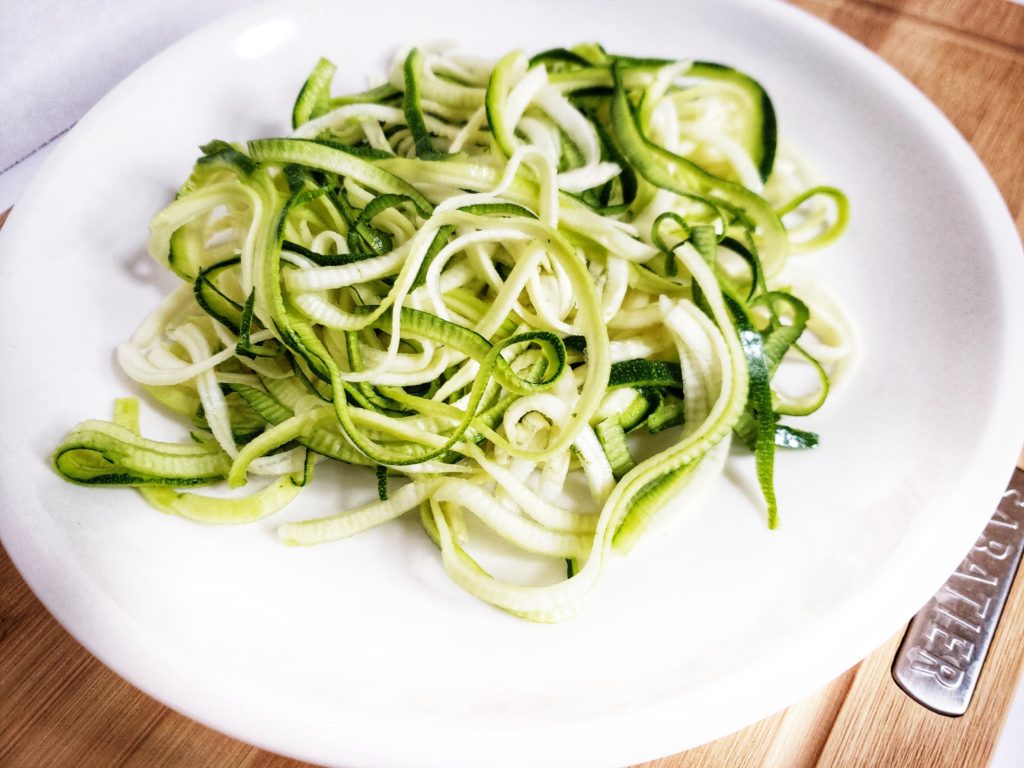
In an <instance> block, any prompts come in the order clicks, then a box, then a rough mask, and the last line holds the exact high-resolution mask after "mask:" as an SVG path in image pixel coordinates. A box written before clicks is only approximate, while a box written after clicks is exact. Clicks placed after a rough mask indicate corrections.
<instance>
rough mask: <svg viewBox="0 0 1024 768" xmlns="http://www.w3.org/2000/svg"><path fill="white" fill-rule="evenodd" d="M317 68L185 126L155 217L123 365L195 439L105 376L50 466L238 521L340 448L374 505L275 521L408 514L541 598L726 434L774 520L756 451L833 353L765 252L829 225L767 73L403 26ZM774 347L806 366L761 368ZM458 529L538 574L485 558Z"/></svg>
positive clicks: (625, 532) (823, 385)
mask: <svg viewBox="0 0 1024 768" xmlns="http://www.w3.org/2000/svg"><path fill="white" fill-rule="evenodd" d="M334 72H335V67H334V65H333V64H332V63H331V62H330V61H328V60H326V59H320V60H319V61H318V62H317V63H316V65H315V66H314V68H313V71H312V73H311V74H310V75H309V77H308V79H307V80H306V81H305V83H304V84H303V85H302V87H301V90H300V91H299V94H298V97H297V98H296V101H295V104H294V107H293V109H292V114H291V125H292V129H293V132H292V133H291V135H289V136H286V137H281V138H265V139H258V140H254V141H250V142H248V144H246V145H244V146H243V145H239V144H231V143H228V142H225V141H220V140H217V141H212V142H210V143H209V144H207V145H205V146H203V147H202V148H201V150H202V154H201V156H200V157H199V159H198V160H197V161H196V163H195V166H194V168H193V170H192V173H191V175H190V176H189V177H188V179H187V180H186V181H185V182H184V184H183V185H182V187H181V190H180V191H179V193H178V195H177V197H176V199H175V200H174V201H173V202H171V203H170V204H169V205H168V206H167V207H166V208H164V209H163V210H162V211H160V212H159V213H158V214H157V215H156V216H155V217H154V219H153V222H152V227H151V230H152V231H151V237H150V243H149V248H150V252H151V255H152V256H153V258H154V259H155V260H156V261H157V262H159V263H160V264H161V265H163V266H165V267H166V268H168V269H170V270H171V271H173V272H174V273H175V274H176V275H177V276H178V277H179V278H181V280H182V281H183V282H182V285H181V287H180V288H179V289H178V290H176V291H174V292H173V293H171V294H170V295H169V296H168V297H167V298H166V299H165V300H164V301H163V302H162V303H161V304H160V306H159V307H157V309H156V310H155V311H154V312H153V313H152V314H151V315H150V316H149V317H148V318H146V320H145V321H144V322H143V323H142V325H141V326H140V327H139V328H138V330H137V331H136V332H135V334H134V335H133V336H132V337H131V339H130V340H128V341H127V342H125V343H124V344H122V345H121V346H120V347H119V348H118V360H119V362H120V365H121V366H122V368H123V369H124V371H125V372H126V373H127V374H128V375H129V376H130V377H131V378H133V379H134V380H135V381H137V382H138V383H139V384H140V385H141V386H142V387H143V388H144V389H145V390H146V392H147V393H148V395H149V396H151V397H152V398H153V400H154V401H155V402H157V403H159V404H160V405H161V406H162V407H163V408H165V409H167V410H169V411H171V412H173V413H174V414H176V415H177V416H179V417H180V418H181V419H182V420H183V421H185V422H187V423H188V425H189V428H190V432H191V442H188V443H168V442H159V441H155V440H151V439H148V438H145V437H142V436H141V434H140V431H139V412H138V402H137V400H135V399H134V398H126V399H122V400H118V401H117V404H116V406H115V416H114V419H113V421H110V422H104V421H96V420H92V421H86V422H83V423H82V424H80V425H78V426H77V427H75V428H74V429H73V430H72V431H71V432H70V433H69V434H68V435H67V436H66V437H65V438H64V440H63V441H62V443H61V444H60V446H59V447H58V448H57V450H56V452H55V453H54V456H53V464H54V467H55V468H56V470H57V471H58V472H59V473H60V474H61V475H63V476H64V477H66V478H67V479H68V480H71V481H74V482H77V483H81V484H85V485H121V486H132V487H135V488H137V489H138V491H139V492H140V493H141V494H142V495H143V496H144V497H145V498H146V500H147V501H148V502H149V503H150V504H152V505H153V506H155V507H156V508H157V509H159V510H160V511H162V512H165V513H168V514H174V515H179V516H182V517H186V518H190V519H193V520H198V521H201V522H206V523H238V522H247V521H251V520H256V519H259V518H262V517H265V516H267V515H270V514H273V513H275V512H277V511H278V510H280V509H281V508H283V507H284V506H285V505H287V504H288V503H290V502H291V501H292V500H293V499H294V498H295V497H296V496H297V495H298V494H299V492H300V491H301V489H302V488H303V487H305V486H306V485H308V484H309V483H311V482H312V480H313V475H314V466H315V464H316V463H317V462H318V461H323V460H328V459H330V460H334V461H338V462H342V463H344V464H350V465H356V466H360V467H365V468H366V469H365V470H360V471H362V472H365V477H366V482H367V483H375V485H376V489H377V494H378V498H377V500H376V501H374V502H372V503H369V504H366V505H363V506H361V507H359V508H356V509H349V510H343V511H331V512H330V513H329V514H324V515H321V516H319V517H315V518H312V519H307V520H299V521H297V522H288V523H285V524H283V525H281V526H280V528H279V534H280V537H281V539H282V540H283V541H285V542H287V543H289V544H293V545H311V544H321V543H323V542H327V541H331V540H336V539H340V538H345V537H349V536H353V535H355V534H357V533H359V532H362V531H366V530H368V529H370V528H373V527H375V526H378V525H381V524H383V523H385V522H387V521H388V520H393V519H395V518H397V517H399V516H401V515H405V514H407V513H415V514H417V515H418V517H419V519H420V521H421V522H422V525H423V529H424V531H425V533H426V534H427V535H428V536H429V537H430V538H431V539H432V540H433V541H434V543H435V544H436V545H437V546H438V548H439V550H440V557H441V562H442V564H443V567H444V568H445V570H446V571H447V572H448V574H449V575H450V576H451V578H452V579H453V580H454V581H455V582H456V583H457V584H458V585H460V586H461V587H462V588H463V589H465V590H466V591H467V592H469V593H471V594H472V595H475V596H476V597H478V598H480V599H481V600H483V601H485V602H487V603H490V604H492V605H494V606H496V607H498V608H500V609H502V610H505V611H507V612H509V613H511V614H514V615H516V616H521V617H523V618H526V619H530V620H535V621H558V620H561V619H564V618H566V617H569V616H572V615H574V614H576V613H578V612H579V611H580V610H581V609H582V608H583V607H584V606H585V605H586V604H587V603H588V602H589V601H590V600H591V599H592V598H593V596H594V594H595V589H596V585H597V584H598V581H599V578H600V575H601V573H602V571H603V570H604V565H605V563H607V562H608V559H609V558H610V557H611V555H612V553H613V552H620V553H621V552H626V551H628V550H630V549H631V548H632V547H633V545H634V544H635V543H636V542H637V541H638V540H639V539H640V538H641V536H642V535H643V534H644V533H645V532H647V531H649V530H651V529H652V528H653V527H655V526H656V525H661V524H664V523H665V522H666V521H668V520H670V519H672V518H674V517H676V516H678V514H679V512H680V511H682V510H685V509H687V508H690V507H693V506H694V505H696V503H697V496H698V495H699V493H700V492H701V491H702V489H704V488H705V487H706V486H707V485H708V484H709V483H710V482H711V481H713V480H714V478H715V477H716V476H717V475H718V474H719V473H720V471H721V468H722V466H723V463H724V461H725V459H726V456H727V454H728V453H729V450H730V445H731V443H732V442H733V441H732V438H733V436H735V437H737V438H738V440H737V442H738V443H742V444H744V445H746V446H747V447H748V448H749V449H750V450H751V451H752V452H753V454H754V457H755V464H756V474H757V479H758V482H759V484H760V487H761V489H762V491H763V495H764V501H765V509H766V512H767V519H768V525H769V526H770V527H774V526H775V525H776V522H777V519H778V517H777V503H776V498H775V489H774V468H775V450H776V448H777V447H784V448H810V447H812V446H814V445H815V444H816V443H817V440H818V438H817V435H815V434H814V433H812V432H809V431H804V430H800V429H796V428H794V427H791V426H789V425H787V424H783V423H781V421H780V419H781V418H782V417H784V416H805V415H807V414H810V413H812V412H814V411H815V410H816V409H817V408H819V407H820V406H821V405H822V403H823V402H824V400H825V397H826V395H827V393H828V387H829V381H830V377H831V376H832V375H833V374H834V373H835V372H836V371H838V370H839V369H840V367H841V364H842V362H843V360H844V358H845V357H846V356H847V352H848V349H849V345H848V343H847V339H848V337H849V332H848V325H847V324H846V322H845V320H844V318H843V314H842V312H841V310H839V309H838V308H837V307H838V304H837V303H836V302H834V301H832V300H830V299H828V298H827V297H825V295H824V293H823V292H822V291H820V290H817V289H815V290H810V289H808V290H806V291H805V287H806V286H807V285H808V283H807V281H806V280H803V281H802V282H801V280H799V279H796V278H794V277H791V272H790V269H789V267H788V263H789V261H790V254H791V252H793V253H796V252H802V251H808V250H813V249H815V248H820V247H822V246H825V245H828V244H830V243H832V242H833V241H835V239H836V238H837V237H838V236H839V235H840V233H841V231H842V229H843V228H844V226H845V224H846V221H847V219H848V206H847V203H846V198H845V197H844V196H843V194H842V192H840V191H839V190H837V189H835V188H834V187H828V186H814V185H813V184H811V183H810V182H809V181H808V178H807V176H808V175H807V174H806V173H805V172H804V171H803V170H802V169H803V166H802V165H801V163H800V162H799V159H798V158H796V157H795V156H793V155H792V154H791V153H790V154H787V153H786V151H784V150H782V149H780V145H779V143H778V141H777V122H776V115H775V112H774V109H773V107H772V102H771V100H770V99H769V97H768V95H767V94H766V93H765V91H764V89H763V88H762V87H761V86H760V85H759V84H758V83H757V82H756V81H755V80H754V79H752V78H751V77H750V76H748V75H746V74H744V73H742V72H738V71H736V70H735V69H732V68H730V67H726V66H722V65H719V64H714V63H709V62H699V61H697V62H695V61H667V60H660V59H643V58H635V57H625V56H615V55H611V54H609V53H607V52H606V51H605V50H604V49H603V48H601V47H600V46H598V45H580V46H576V47H575V48H571V49H553V50H549V51H545V52H543V53H540V54H538V55H536V56H534V57H533V58H528V57H527V56H526V55H525V54H523V53H522V52H520V51H513V52H511V53H509V54H507V55H506V56H504V57H502V58H501V59H500V60H499V61H497V62H495V63H489V62H484V61H481V60H479V59H476V58H470V57H464V56H459V55H456V54H452V53H449V52H444V51H441V50H437V49H433V48H426V47H424V48H413V49H411V50H408V51H406V52H403V53H402V54H400V55H399V56H398V57H397V58H396V59H395V61H394V63H393V65H392V66H391V69H390V72H389V74H388V78H387V82H386V83H384V84H383V85H380V86H378V87H375V88H372V89H370V90H367V91H364V92H362V93H355V94H349V95H343V96H338V95H334V94H333V93H332V80H333V76H334ZM793 370H796V371H797V373H798V374H801V375H802V376H803V380H804V381H805V382H806V381H807V380H809V381H810V382H811V383H810V385H807V386H804V387H802V388H800V389H797V390H796V391H795V392H794V390H793V389H792V388H787V387H784V386H782V384H781V382H782V379H783V378H784V377H781V376H780V377H776V374H777V373H779V372H780V371H787V372H788V371H793ZM808 374H809V376H808ZM797 378H799V376H798V377H797ZM656 434H657V435H660V436H659V438H658V439H657V440H652V439H651V438H650V436H651V435H656ZM655 443H656V444H657V445H658V446H659V449H658V450H655V449H654V448H653V445H654V444H655ZM257 478H263V479H262V480H258V479H257ZM212 484H220V485H223V486H227V487H228V488H232V489H233V488H242V489H243V490H242V491H233V492H232V493H228V494H224V493H220V492H218V493H214V494H209V493H204V494H200V493H198V492H196V491H195V488H196V487H198V486H204V485H212ZM253 488H257V490H253ZM239 494H241V495H239ZM470 517H472V518H475V519H476V520H475V524H474V525H470V522H472V521H470V520H469V518H470ZM481 525H482V526H484V527H485V528H487V529H490V532H491V533H492V534H496V535H498V536H500V537H501V538H503V539H505V540H506V541H507V542H509V543H511V544H513V545H515V546H516V547H518V548H519V549H520V550H521V551H522V552H523V555H524V557H529V558H534V559H537V560H538V561H540V562H544V563H549V564H551V565H552V568H551V569H550V575H551V578H550V580H549V581H546V582H542V583H518V582H516V583H513V582H509V581H507V580H502V579H499V578H496V577H495V576H493V575H492V574H491V573H490V572H489V570H488V566H487V563H486V558H487V551H486V549H480V548H479V539H480V537H479V535H478V534H477V533H474V531H479V530H480V526H481Z"/></svg>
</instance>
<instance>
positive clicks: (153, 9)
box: [0, 0, 246, 178]
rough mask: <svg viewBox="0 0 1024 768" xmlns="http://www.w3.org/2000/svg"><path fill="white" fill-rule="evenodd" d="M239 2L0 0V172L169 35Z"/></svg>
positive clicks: (62, 127) (63, 126)
mask: <svg viewBox="0 0 1024 768" xmlns="http://www.w3.org/2000/svg"><path fill="white" fill-rule="evenodd" d="M245 4H246V1H245V0H174V2H154V1H146V0H143V1H142V2H138V0H136V1H135V2H132V1H131V0H76V2H73V3H68V2H61V1H60V0H0V178H2V177H3V176H5V175H6V174H8V173H10V172H11V171H12V170H13V169H14V168H15V166H17V165H18V164H19V163H21V162H23V161H25V159H26V158H28V157H29V156H31V154H32V153H33V152H35V151H36V150H38V149H39V148H40V147H43V146H45V145H46V144H47V143H49V142H52V141H53V140H54V139H55V138H56V137H58V136H59V135H61V134H62V133H63V132H65V131H66V130H68V128H70V127H71V126H72V125H73V124H74V123H75V122H76V121H77V120H78V119H79V118H80V117H81V116H82V115H84V114H85V113H86V112H87V111H88V110H89V108H90V107H91V106H92V105H93V104H95V103H96V102H97V101H98V100H99V99H100V98H101V97H102V96H103V94H105V93H106V92H107V91H109V90H110V89H111V88H112V87H113V86H115V85H116V84H117V83H118V82H119V81H120V80H122V79H123V78H124V77H125V76H126V75H128V74H129V73H131V72H132V71H133V70H134V69H135V68H136V67H138V66H139V65H140V64H142V63H143V62H145V61H147V60H148V59H150V58H152V57H153V56H154V55H155V54H157V53H159V52H160V51H161V50H163V49H164V48H166V47H167V46H168V45H170V44H171V43H173V42H174V41H175V40H178V39H179V38H181V37H183V36H184V35H186V34H187V33H189V32H191V31H192V30H194V29H198V28H199V27H201V26H203V25H204V24H206V23H208V22H209V21H211V20H212V19H215V18H217V17H218V16H221V15H223V14H225V13H227V12H229V11H232V10H234V9H236V8H238V7H240V6H242V5H245Z"/></svg>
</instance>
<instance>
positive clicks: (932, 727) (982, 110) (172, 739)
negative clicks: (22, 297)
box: [0, 0, 1024, 768]
mask: <svg viewBox="0 0 1024 768" xmlns="http://www.w3.org/2000/svg"><path fill="white" fill-rule="evenodd" d="M794 2H795V4H796V5H798V6H800V7H802V8H804V9H805V10H807V11H809V12H811V13H813V14H815V15H817V16H820V17H821V18H823V19H825V20H827V21H828V22H830V23H832V24H833V25H835V26H837V27H839V28H840V29H842V30H843V31H845V32H847V33H848V34H850V35H852V36H853V37H854V38H856V39H858V40H860V41H861V42H863V43H864V44H865V45H867V46H868V47H869V48H871V49H873V50H874V51H876V52H877V53H878V54H879V55H881V56H882V57H883V58H885V59H886V60H888V61H889V62H890V63H892V64H893V65H894V66H895V67H896V68H897V69H899V70H900V71H902V72H903V73H904V74H905V75H906V76H907V77H909V78H910V79H911V80H912V81H914V83H915V84H917V86H918V87H919V88H921V90H923V91H924V92H925V93H926V94H928V96H929V97H930V98H931V99H932V100H933V101H934V102H935V103H936V104H938V106H939V107H940V108H941V109H942V110H943V111H944V112H945V113H946V114H947V115H948V116H949V117H950V119H951V120H952V121H953V122H954V123H955V124H956V126H957V127H958V128H959V129H960V131H961V132H962V133H963V134H964V136H966V137H967V139H968V140H969V141H970V142H971V143H972V144H973V145H974V148H975V150H976V151H977V152H978V154H979V155H980V156H981V158H982V160H983V161H984V162H985V164H986V165H987V166H988V168H989V169H990V171H991V172H992V174H993V176H994V177H995V180H996V183H997V184H998V185H999V188H1000V189H1001V191H1002V193H1003V195H1004V197H1005V198H1006V201H1007V204H1008V206H1009V209H1010V212H1011V214H1012V215H1013V217H1014V219H1015V220H1016V222H1017V227H1018V230H1019V231H1024V6H1021V5H1016V4H1013V3H1011V2H1009V1H1008V0H794ZM3 218H5V217H4V216H3V215H2V214H0V224H2V221H3ZM908 619H909V617H908ZM901 635H902V632H901V633H900V635H896V636H894V637H893V639H892V640H891V641H890V642H888V643H887V644H886V645H885V646H883V647H882V648H880V649H878V651H876V652H875V653H874V654H872V655H871V656H869V657H868V658H867V659H866V660H864V661H863V662H862V663H861V664H860V665H858V666H857V667H855V668H854V669H851V670H849V671H848V672H846V673H845V674H844V675H843V676H841V677H840V678H838V679H837V680H835V681H833V682H832V683H831V684H830V685H828V686H826V687H825V688H823V689H822V690H821V691H819V692H818V693H816V694H814V695H813V696H810V697H808V698H807V699H805V700H803V701H801V702H799V703H797V704H795V705H793V706H791V707H790V708H789V709H787V710H785V711H783V712H780V713H778V714H776V715H773V716H772V717H769V718H767V719H765V720H762V721H761V722H759V723H757V724H755V725H752V726H750V727H749V728H747V729H745V730H743V731H740V732H738V733H736V734H733V735H732V736H729V737H727V738H724V739H721V740H719V741H717V742H714V743H712V744H709V745H706V746H704V747H700V748H698V749H694V750H691V751H689V752H684V753H681V754H679V755H674V756H671V757H666V758H663V759H661V760H656V761H654V762H651V763H647V764H645V766H646V768H805V767H806V768H810V766H819V767H820V768H826V767H828V768H833V767H836V766H862V767H863V768H882V767H885V768H917V767H918V766H928V767H929V768H945V767H948V768H954V767H955V768H980V767H982V766H985V765H987V764H988V762H989V759H990V757H991V754H992V750H993V747H994V745H995V742H996V740H997V738H998V734H999V730H1000V728H1001V726H1002V723H1003V720H1004V718H1005V715H1006V711H1007V707H1008V706H1009V703H1010V699H1011V697H1012V694H1013V691H1014V688H1015V684H1016V681H1017V678H1018V675H1019V672H1020V669H1021V663H1022V659H1024V578H1018V579H1017V583H1016V584H1015V586H1014V589H1013V591H1012V592H1011V596H1010V601H1009V604H1008V606H1007V611H1006V614H1005V615H1004V617H1003V621H1002V624H1001V625H1000V628H999V630H998V632H997V633H996V637H995V640H994V642H993V645H992V648H991V651H990V656H989V661H988V664H987V666H986V669H985V671H984V673H983V675H982V678H981V682H980V684H979V687H978V691H977V693H976V694H975V699H974V701H973V703H972V705H971V709H970V710H969V711H968V713H967V715H965V716H964V717H961V718H946V717H942V716H940V715H935V714H933V713H931V712H929V711H927V710H925V709H923V708H922V707H919V706H918V705H916V704H914V703H913V702H912V701H910V700H909V699H908V698H907V697H906V696H905V695H904V694H903V693H902V692H901V691H900V690H899V689H898V688H896V686H895V685H894V684H893V682H892V679H891V677H890V674H889V669H890V666H891V664H892V659H893V655H894V654H895V652H896V647H897V645H898V643H899V638H900V636H901ZM303 765H304V764H303V763H299V762H297V761H294V760H289V759H287V758H283V757H279V756H277V755H273V754H271V753H269V752H264V751H262V750H259V749H256V748H255V747H251V746H248V745H246V744H243V743H241V742H239V741H235V740H233V739H230V738H228V737H226V736H222V735H221V734H219V733H216V732H214V731H212V730H210V729H208V728H206V727H204V726H202V725H199V724H198V723H195V722H193V721H191V720H188V719H187V718H185V717H183V716H182V715H179V714H178V713H176V712H174V711H172V710H170V709H168V708H167V707H165V706H163V705H161V704H159V703H158V702H156V701H155V700H153V699H151V698H149V697H148V696H146V695H145V694H143V693H141V692H140V691H138V690H136V689H135V688H133V687H132V686H131V685H129V684H128V683H126V682H125V681H123V680H121V679H120V678H119V677H117V676H116V675H115V674H114V673H112V672H110V671H109V670H108V669H107V668H106V667H104V666H103V665H102V664H100V663H99V662H98V661H97V660H96V659H94V658H93V657H92V656H90V655H89V654H88V653H87V652H86V651H85V650H84V649H83V648H82V647H81V646H79V645H78V644H77V643H76V642H75V641H74V640H73V639H72V638H71V637H70V636H69V635H68V634H67V633H66V632H65V631H64V630H63V629H62V628H61V627H60V626H59V625H58V624H57V622H56V621H54V619H53V618H52V617H51V616H50V615H49V614H48V613H47V612H46V610H45V609H44V608H43V606H42V605H41V604H40V603H39V601H38V600H36V598H35V597H34V596H33V595H32V593H31V592H30V591H29V589H28V587H27V586H26V585H25V583H24V581H22V579H21V577H20V576H19V575H18V573H17V571H16V570H15V569H14V567H13V565H12V564H11V562H10V559H9V558H8V557H7V555H6V553H4V552H2V551H0V766H5V767H9V768H36V767H37V766H47V767H52V768H71V767H73V768H92V767H93V766H96V767H97V768H106V767H107V766H139V767H140V768H152V767H155V766H167V767H168V768H191V767H192V766H204V767H205V768H242V767H245V768H271V767H274V768H285V767H286V766H287V767H288V768H301V766H303Z"/></svg>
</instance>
